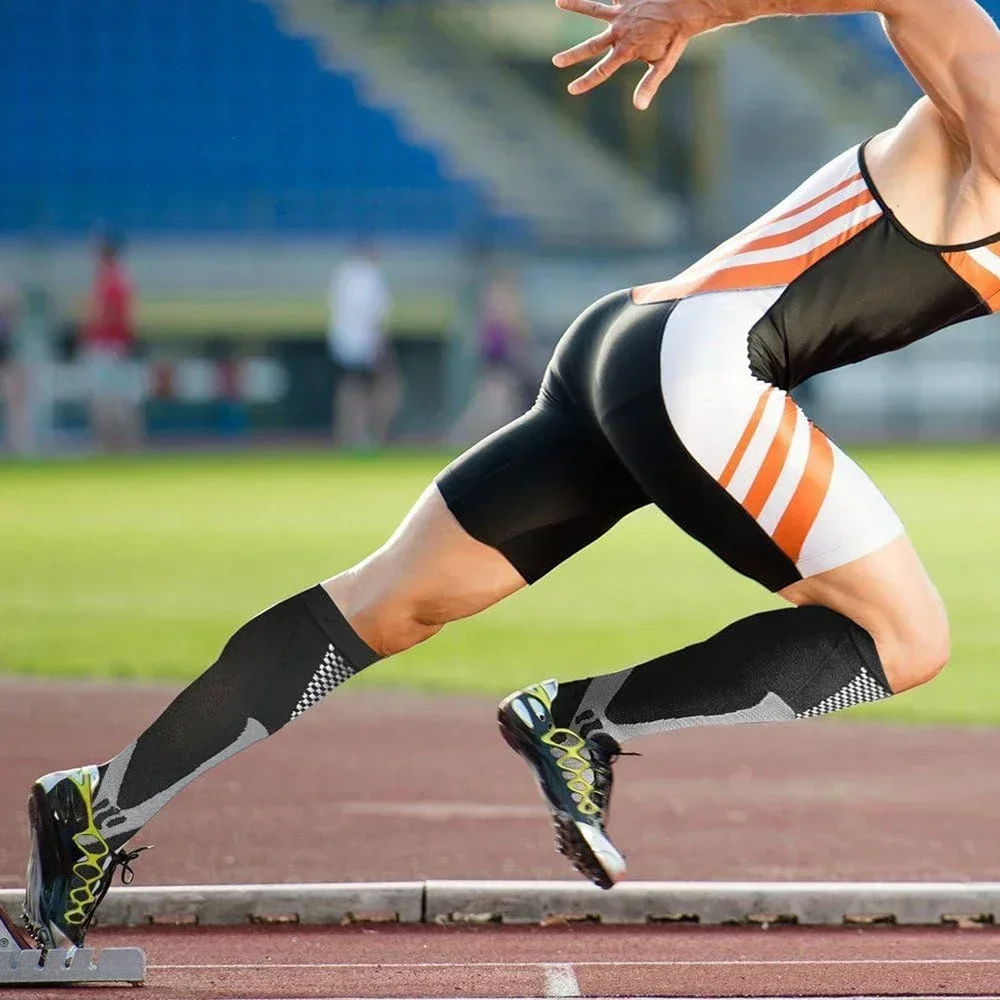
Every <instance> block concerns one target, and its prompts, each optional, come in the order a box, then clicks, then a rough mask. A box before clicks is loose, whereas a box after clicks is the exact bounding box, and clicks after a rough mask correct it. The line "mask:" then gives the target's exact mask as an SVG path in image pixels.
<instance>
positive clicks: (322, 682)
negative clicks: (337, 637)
mask: <svg viewBox="0 0 1000 1000" xmlns="http://www.w3.org/2000/svg"><path fill="white" fill-rule="evenodd" d="M353 676H354V668H353V667H352V666H351V665H350V664H349V663H348V662H347V660H345V659H344V657H343V656H342V655H341V654H340V652H339V651H338V650H337V648H336V647H335V646H334V645H333V643H331V644H330V645H329V646H328V647H327V650H326V653H325V654H324V656H323V662H322V663H320V665H319V668H318V669H317V671H316V673H315V674H313V679H312V680H311V681H310V682H309V686H308V687H307V688H306V690H305V693H304V694H303V695H302V697H301V698H300V699H299V703H298V704H297V705H296V706H295V711H294V712H292V719H297V718H298V717H299V716H300V715H301V714H302V713H303V712H304V711H305V710H306V709H307V708H312V706H313V705H315V704H316V702H318V701H322V700H323V699H324V698H325V697H326V696H327V695H328V694H329V693H330V692H331V691H332V690H333V689H334V688H335V687H338V686H339V685H341V684H343V683H344V681H346V680H350V679H351V677H353ZM290 721H291V719H289V722H290Z"/></svg>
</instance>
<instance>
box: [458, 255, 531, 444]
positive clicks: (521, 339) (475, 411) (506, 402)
mask: <svg viewBox="0 0 1000 1000" xmlns="http://www.w3.org/2000/svg"><path fill="white" fill-rule="evenodd" d="M477 336H478V351H479V372H478V374H477V376H476V384H475V388H474V390H473V396H472V400H471V402H470V404H469V406H468V408H467V409H466V411H465V413H463V414H462V416H461V418H460V419H459V421H458V423H457V425H456V427H455V429H454V431H453V433H452V435H451V436H452V438H453V440H454V441H455V442H456V443H460V444H461V443H466V442H469V441H477V440H479V439H480V438H483V437H485V436H486V435H487V434H491V433H492V432H493V431H495V430H497V429H498V428H500V427H502V426H503V425H504V424H506V423H508V422H510V421H511V420H513V419H514V418H515V417H516V416H519V415H520V414H521V413H523V412H524V411H525V410H526V409H527V408H528V407H529V406H530V405H531V397H532V395H533V390H534V388H535V385H534V380H533V379H532V377H531V375H530V373H529V364H528V357H527V354H528V331H527V325H526V323H525V318H524V307H523V304H522V301H521V290H520V287H519V284H518V280H517V275H516V274H515V273H513V272H510V271H498V272H497V273H496V274H494V275H493V277H492V278H491V279H490V280H489V282H488V283H487V285H486V289H485V291H484V292H483V296H482V301H481V305H480V311H479V320H478V329H477Z"/></svg>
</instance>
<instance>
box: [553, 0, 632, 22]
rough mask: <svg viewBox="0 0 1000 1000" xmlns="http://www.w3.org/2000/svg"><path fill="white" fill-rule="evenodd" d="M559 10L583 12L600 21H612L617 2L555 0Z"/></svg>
mask: <svg viewBox="0 0 1000 1000" xmlns="http://www.w3.org/2000/svg"><path fill="white" fill-rule="evenodd" d="M556 6H557V7H558V8H559V9H560V10H569V11H572V12H573V13H574V14H585V15H586V16H587V17H596V18H598V19H599V20H601V21H613V20H614V17H615V15H616V14H617V13H618V6H617V4H606V3H598V0H556Z"/></svg>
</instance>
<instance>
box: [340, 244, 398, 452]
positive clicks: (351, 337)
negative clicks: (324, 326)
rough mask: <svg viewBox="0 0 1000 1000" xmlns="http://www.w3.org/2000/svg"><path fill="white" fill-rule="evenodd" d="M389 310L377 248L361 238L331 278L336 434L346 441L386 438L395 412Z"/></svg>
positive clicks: (362, 442)
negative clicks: (389, 339)
mask: <svg viewBox="0 0 1000 1000" xmlns="http://www.w3.org/2000/svg"><path fill="white" fill-rule="evenodd" d="M391 311H392V294H391V293H390V291H389V286H388V284H387V283H386V280H385V277H384V275H383V273H382V268H381V266H380V264H379V259H378V254H377V253H376V251H375V249H374V247H373V246H371V245H370V244H368V243H360V244H358V246H357V247H356V248H355V249H354V250H353V252H352V253H351V254H350V255H349V256H348V257H346V258H345V259H344V260H343V261H342V262H341V263H340V264H339V265H338V267H337V268H336V269H335V271H334V273H333V276H332V279H331V281H330V323H329V328H328V331H327V341H328V344H329V347H330V356H331V358H332V360H333V363H334V366H335V368H336V373H335V379H334V391H333V414H332V416H333V436H334V438H335V439H336V440H337V441H339V442H340V443H342V444H347V445H352V446H357V445H370V444H382V443H384V441H385V438H386V433H387V431H388V428H389V424H390V422H391V421H392V418H393V416H394V415H395V410H396V398H395V397H396V395H397V393H396V391H395V383H396V376H395V371H394V367H395V366H394V365H393V363H392V357H391V352H390V348H389V343H388V338H387V336H386V330H387V324H388V319H389V314H390V312H391Z"/></svg>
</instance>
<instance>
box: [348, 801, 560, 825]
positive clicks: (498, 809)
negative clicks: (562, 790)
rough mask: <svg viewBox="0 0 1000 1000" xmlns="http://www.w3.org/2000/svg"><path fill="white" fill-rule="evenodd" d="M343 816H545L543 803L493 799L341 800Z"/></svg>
mask: <svg viewBox="0 0 1000 1000" xmlns="http://www.w3.org/2000/svg"><path fill="white" fill-rule="evenodd" d="M339 811H340V812H341V813H343V814H344V815H345V816H383V817H397V818H403V819H422V820H427V821H429V822H432V823H433V822H447V821H449V820H461V819H483V820H496V819H536V818H537V817H539V816H548V814H549V813H548V810H547V809H546V808H545V807H544V806H526V805H513V804H512V805H500V804H497V803H492V802H481V803H480V802H434V801H428V802H344V803H341V805H340V807H339Z"/></svg>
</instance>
